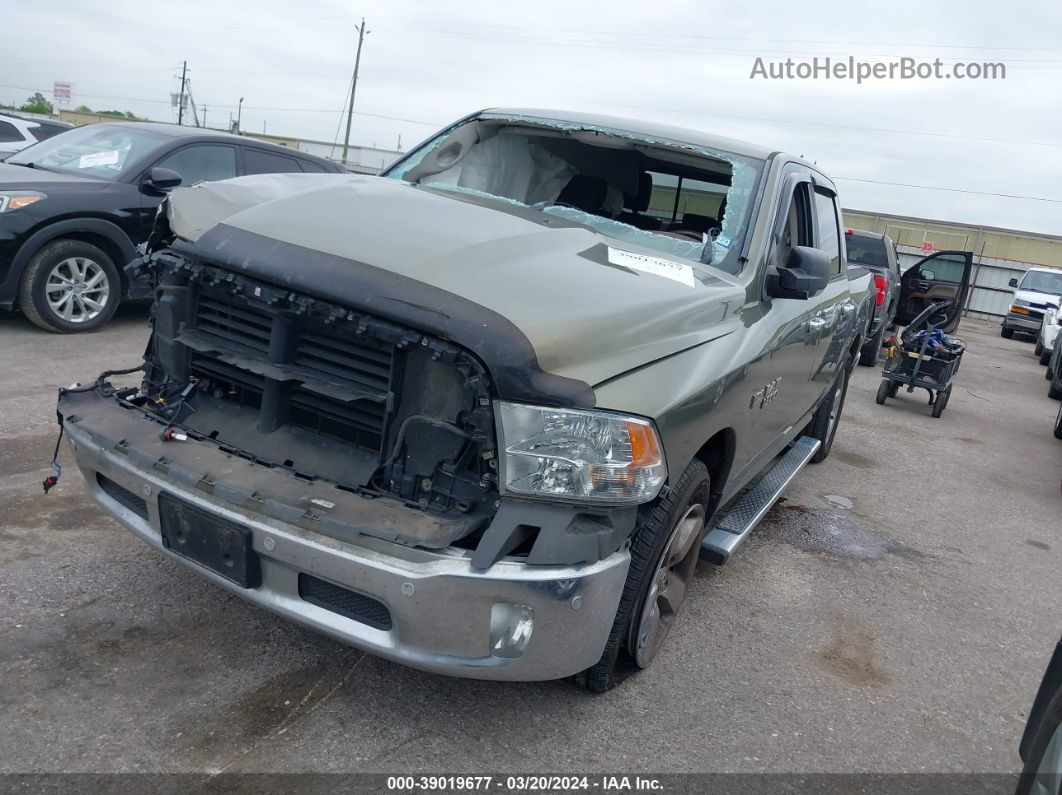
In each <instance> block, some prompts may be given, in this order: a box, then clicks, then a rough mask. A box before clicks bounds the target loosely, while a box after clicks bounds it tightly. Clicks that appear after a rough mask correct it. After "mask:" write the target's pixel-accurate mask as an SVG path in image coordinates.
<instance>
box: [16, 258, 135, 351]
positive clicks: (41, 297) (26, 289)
mask: <svg viewBox="0 0 1062 795" xmlns="http://www.w3.org/2000/svg"><path fill="white" fill-rule="evenodd" d="M73 259H76V260H79V261H82V262H85V261H88V262H91V263H93V264H94V265H95V266H98V268H99V269H101V270H102V271H103V273H104V275H105V277H106V287H107V290H108V292H107V294H106V297H105V298H104V299H103V300H102V301H100V302H99V303H101V304H102V308H101V309H99V310H98V314H96V315H95V316H93V317H90V318H86V319H85V320H82V321H81V322H73V321H71V320H67V319H64V318H63V317H61V316H60V315H59V314H58V313H57V312H56V311H55V310H54V309H53V308H52V307H51V305H50V304H49V303H48V295H47V292H46V290H47V286H46V285H47V282H48V277H49V275H50V274H51V273H52V271H53V269H54V268H55V267H56V266H57V265H59V264H60V263H62V262H64V261H66V260H73ZM121 294H122V282H121V278H120V276H119V275H118V269H117V268H116V267H115V266H114V262H112V261H111V258H110V257H109V256H107V254H106V253H105V252H104V251H103V250H102V249H100V248H98V247H97V246H94V245H92V244H91V243H85V242H83V241H81V240H53V241H52V242H51V243H48V244H46V245H45V246H43V247H42V248H41V250H40V251H38V252H37V253H36V254H34V255H33V259H31V260H30V262H29V265H28V266H27V267H26V270H25V272H24V273H23V274H22V281H21V282H20V283H19V290H18V305H19V308H20V309H21V310H22V314H24V315H25V316H26V317H27V318H28V319H29V320H30V321H32V322H33V323H34V324H36V325H38V326H40V327H41V328H42V329H45V330H46V331H54V332H57V333H63V334H69V333H72V332H78V331H94V330H95V329H98V328H99V327H100V326H102V325H103V324H104V323H106V322H107V321H108V320H110V319H111V317H112V316H113V315H114V312H115V310H116V309H117V308H118V303H119V301H120V300H121ZM95 295H96V297H97V298H99V297H100V296H99V294H98V293H97V294H95ZM71 300H73V299H71Z"/></svg>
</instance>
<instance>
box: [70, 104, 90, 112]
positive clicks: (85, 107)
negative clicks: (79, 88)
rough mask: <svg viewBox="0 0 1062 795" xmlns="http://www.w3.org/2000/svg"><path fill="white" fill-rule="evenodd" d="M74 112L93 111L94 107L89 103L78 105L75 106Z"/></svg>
mask: <svg viewBox="0 0 1062 795" xmlns="http://www.w3.org/2000/svg"><path fill="white" fill-rule="evenodd" d="M74 113H92V108H90V107H89V106H88V105H78V106H77V107H76V108H74Z"/></svg>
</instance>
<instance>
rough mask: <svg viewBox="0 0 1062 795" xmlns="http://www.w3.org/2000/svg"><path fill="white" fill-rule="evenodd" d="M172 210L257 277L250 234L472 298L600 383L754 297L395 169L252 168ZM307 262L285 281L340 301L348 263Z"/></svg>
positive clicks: (198, 236)
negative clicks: (366, 172) (394, 175)
mask: <svg viewBox="0 0 1062 795" xmlns="http://www.w3.org/2000/svg"><path fill="white" fill-rule="evenodd" d="M167 208H168V209H167V213H168V220H169V223H170V228H171V230H172V231H173V232H174V234H175V235H177V236H178V237H179V238H182V239H184V240H186V241H189V242H191V243H197V242H199V241H201V242H202V244H206V243H207V241H208V240H209V241H210V244H211V248H213V249H214V250H217V251H222V250H224V247H225V245H226V243H227V242H231V244H232V246H231V247H230V248H229V249H228V251H227V252H226V259H227V260H228V261H229V262H230V263H235V265H236V266H237V267H239V269H240V270H242V271H245V272H247V273H249V274H254V273H255V272H256V262H255V256H254V253H253V252H250V251H247V252H246V253H244V252H243V251H242V250H234V248H233V247H235V246H238V245H240V244H239V242H238V240H247V239H248V238H247V236H246V233H251V234H252V235H254V236H255V237H254V238H252V239H255V240H258V241H261V240H263V239H264V240H265V245H266V248H265V249H262V248H260V247H259V246H256V248H258V249H259V250H263V251H264V250H267V249H268V241H278V244H285V246H286V245H293V246H297V247H300V248H301V249H308V250H310V251H311V252H321V253H324V254H327V255H331V257H332V258H333V259H334V261H336V262H340V263H342V262H348V263H349V265H350V269H349V272H350V273H351V278H352V280H357V279H358V278H359V277H358V270H357V267H359V266H363V265H369V266H372V267H373V268H377V269H381V270H384V271H388V272H390V273H391V274H396V275H398V276H401V277H406V279H411V280H414V281H415V282H419V283H423V284H426V285H429V286H430V287H433V288H437V289H438V290H442V291H446V292H448V293H451V294H455V295H457V296H460V297H461V298H463V299H465V300H467V301H471V302H473V303H474V304H477V305H479V306H480V307H483V308H485V309H487V310H489V311H490V312H492V313H497V314H498V315H501V316H502V317H503V318H505V319H506V320H507V321H509V322H510V323H511V324H513V325H514V326H515V327H516V328H517V329H518V330H519V332H521V333H522V334H523V335H524V336H525V337H526V338H527V341H528V342H529V343H530V345H531V347H532V348H533V350H534V354H535V356H536V357H537V360H538V366H539V367H540V368H541V369H542V370H543V371H545V372H547V373H552V374H555V375H558V376H563V377H566V378H571V379H576V380H578V381H581V382H584V383H586V384H589V385H591V386H593V385H595V384H599V383H601V382H602V381H605V380H608V379H610V378H613V377H615V376H617V375H619V374H622V373H624V372H626V371H629V370H632V369H636V368H638V367H640V366H642V365H645V364H647V363H649V362H652V361H655V360H657V359H659V358H662V357H665V356H668V355H670V354H674V353H677V352H679V351H682V350H686V349H688V348H691V347H693V346H696V345H699V344H702V343H704V342H707V341H709V340H712V339H715V338H718V337H721V336H724V335H725V334H728V333H730V332H732V331H734V330H736V329H737V328H738V327H739V325H740V324H739V320H738V312H739V311H740V309H741V306H742V304H743V303H744V299H745V289H744V288H743V287H742V286H740V285H739V284H738V283H737V282H736V281H735V280H734V279H733V278H732V277H731V276H730V275H728V274H726V273H724V272H722V271H720V270H717V269H714V268H711V267H708V266H703V265H700V264H697V263H693V262H691V261H689V260H685V259H681V258H678V257H670V256H668V255H666V254H661V253H659V252H656V251H653V250H651V249H647V248H642V247H639V246H636V245H633V244H630V243H627V242H621V241H618V240H615V239H612V238H608V237H605V236H603V235H600V234H599V233H597V232H595V231H593V230H591V229H589V228H588V227H585V226H582V225H580V224H577V223H574V222H572V221H569V220H564V219H561V218H559V217H557V216H554V215H550V214H547V213H543V212H540V211H536V210H531V209H530V208H528V207H525V206H523V205H519V204H516V203H510V202H508V201H506V200H504V199H498V198H495V197H486V196H472V195H466V194H459V193H454V192H450V191H446V192H444V191H442V190H438V189H432V188H425V187H418V186H414V185H412V184H409V183H406V182H402V181H399V180H394V179H389V178H382V177H364V176H356V175H327V174H319V175H318V174H271V175H261V176H254V177H242V178H238V179H232V180H226V181H224V182H218V183H204V184H201V185H198V186H195V187H191V188H181V189H177V190H175V191H174V192H173V193H172V194H171V196H170V198H169V200H168V202H167ZM335 258H338V259H335ZM298 268H299V263H298V262H296V261H292V262H291V265H290V272H289V269H288V268H287V265H286V264H285V267H284V271H285V275H284V277H283V280H284V281H286V282H288V284H290V286H292V287H293V288H296V287H297V289H299V290H301V291H304V292H311V293H316V295H317V297H319V298H323V299H329V298H333V300H335V298H336V296H337V292H336V289H335V283H336V280H337V279H342V270H340V271H339V272H337V271H336V269H335V267H330V269H329V270H328V274H329V275H328V279H329V281H330V282H331V283H321V280H314V279H299V274H298V273H297V271H296V269H298ZM270 277H271V278H272V279H273V280H276V278H277V276H276V270H275V269H274V270H273V271H271V276H270ZM409 284H410V282H408V281H406V280H404V279H395V280H394V287H393V292H394V294H393V295H389V296H387V298H388V299H389V300H390V301H391V302H395V303H398V302H404V303H407V304H411V303H413V302H414V301H419V302H421V303H423V302H424V293H423V292H422V291H411V290H408V289H404V287H403V285H409ZM414 293H416V295H415V296H414ZM386 305H388V304H387V302H377V303H376V304H374V311H377V312H379V314H382V315H385V316H386V311H379V307H381V306H386ZM421 308H422V309H429V310H430V307H423V306H422V307H421ZM484 325H485V324H484ZM452 339H453V340H454V341H455V342H457V343H458V344H467V343H465V342H464V340H462V339H461V338H460V337H459V336H458V335H456V334H455V335H454V336H453V337H452ZM473 349H474V346H473Z"/></svg>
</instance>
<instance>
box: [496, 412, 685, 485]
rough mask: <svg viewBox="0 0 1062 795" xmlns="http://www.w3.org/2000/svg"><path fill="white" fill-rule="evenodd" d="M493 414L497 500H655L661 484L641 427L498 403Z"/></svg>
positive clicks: (621, 419)
mask: <svg viewBox="0 0 1062 795" xmlns="http://www.w3.org/2000/svg"><path fill="white" fill-rule="evenodd" d="M497 414H498V418H499V419H500V437H501V439H500V442H501V444H500V447H501V450H502V460H501V465H502V469H501V476H502V477H501V490H502V493H504V494H511V495H514V496H521V497H543V498H547V499H552V500H564V501H568V502H590V503H611V504H614V505H635V504H638V503H642V502H648V501H649V500H651V499H653V498H654V497H656V495H657V494H658V493H659V492H660V487H661V486H662V485H663V483H664V480H665V479H666V478H667V466H666V464H665V463H664V455H663V451H662V448H661V444H660V439H659V437H658V436H657V434H656V430H655V429H654V428H653V424H652V423H651V422H649V421H648V420H644V419H642V418H640V417H629V416H625V415H622V414H613V413H611V412H605V411H583V410H575V409H555V408H549V407H547V406H527V405H523V404H519V403H505V402H499V403H497Z"/></svg>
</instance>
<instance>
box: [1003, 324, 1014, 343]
mask: <svg viewBox="0 0 1062 795" xmlns="http://www.w3.org/2000/svg"><path fill="white" fill-rule="evenodd" d="M999 336H1001V337H1002V338H1003V339H1005V340H1009V339H1010V338H1011V337H1013V336H1014V329H1012V328H1007V327H1006V326H1004V327H1003V328H1002V329H1000V332H999Z"/></svg>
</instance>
